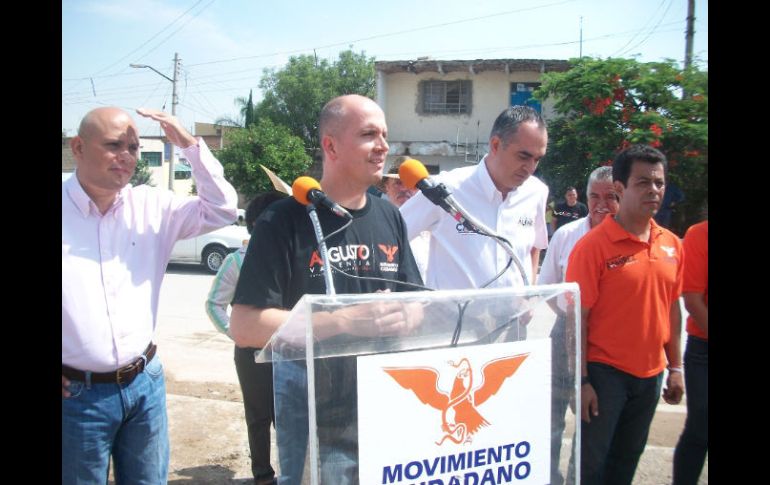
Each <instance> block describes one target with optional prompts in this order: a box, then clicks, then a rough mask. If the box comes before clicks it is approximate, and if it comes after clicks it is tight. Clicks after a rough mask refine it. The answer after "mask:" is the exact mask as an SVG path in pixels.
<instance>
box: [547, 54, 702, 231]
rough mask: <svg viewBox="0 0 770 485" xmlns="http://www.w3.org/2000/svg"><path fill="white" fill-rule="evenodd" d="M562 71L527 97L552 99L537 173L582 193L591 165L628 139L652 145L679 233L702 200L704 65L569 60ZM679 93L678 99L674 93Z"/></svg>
mask: <svg viewBox="0 0 770 485" xmlns="http://www.w3.org/2000/svg"><path fill="white" fill-rule="evenodd" d="M570 64H571V66H572V67H571V68H570V70H568V71H566V72H560V73H547V74H544V75H543V84H542V85H541V86H540V88H539V89H538V90H537V91H536V92H535V93H534V97H535V98H537V99H539V100H541V101H543V100H545V99H547V98H549V97H553V99H554V108H555V111H556V113H557V115H558V116H557V117H556V118H554V119H552V120H549V121H548V138H549V146H548V153H547V155H546V157H545V159H544V160H543V163H542V165H541V175H542V177H543V178H544V179H545V180H546V181H547V182H548V183H549V185H550V187H551V189H552V191H553V192H554V193H555V194H560V193H562V192H563V191H564V189H565V188H566V187H567V186H570V185H575V186H578V187H580V188H582V190H579V191H578V192H579V193H581V192H583V193H584V192H585V183H586V181H587V178H588V175H589V174H590V173H591V171H592V170H593V169H594V168H596V167H598V166H600V165H609V164H611V163H612V160H613V159H614V157H615V155H617V154H618V152H620V151H621V150H622V149H624V148H626V147H628V146H629V145H631V144H635V143H646V144H649V145H651V146H653V147H656V148H658V149H659V150H661V151H662V152H663V153H665V154H666V157H667V158H668V161H669V174H668V181H667V182H668V183H669V184H671V183H673V184H676V185H678V186H679V187H680V188H681V189H682V190H683V191H684V193H685V197H686V198H685V200H684V202H683V203H682V205H681V206H680V210H679V211H678V213H677V214H676V217H675V219H674V221H673V223H672V226H673V229H674V231H675V232H677V233H679V234H680V235H681V234H682V233H683V231H684V230H685V229H686V228H687V227H688V226H689V225H690V224H692V223H694V222H697V221H698V220H699V218H700V216H699V213H700V209H701V208H702V207H703V205H704V203H706V201H707V200H708V71H701V70H699V69H698V68H697V66H696V67H690V68H689V69H687V70H684V69H681V68H679V67H678V65H677V63H676V62H675V61H673V60H667V61H665V62H649V63H640V62H638V61H636V60H633V59H612V58H610V59H606V60H601V59H593V58H581V59H572V60H570ZM683 92H684V93H687V94H686V95H685V96H684V98H683V94H682V93H683Z"/></svg>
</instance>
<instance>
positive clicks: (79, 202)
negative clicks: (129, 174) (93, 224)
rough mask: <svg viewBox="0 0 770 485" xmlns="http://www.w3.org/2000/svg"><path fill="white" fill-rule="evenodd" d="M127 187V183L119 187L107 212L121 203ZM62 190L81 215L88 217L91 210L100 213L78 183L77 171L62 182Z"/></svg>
mask: <svg viewBox="0 0 770 485" xmlns="http://www.w3.org/2000/svg"><path fill="white" fill-rule="evenodd" d="M128 188H129V185H126V186H125V187H123V188H122V189H120V192H118V195H117V197H115V202H113V203H112V206H110V208H109V210H108V211H107V212H108V213H109V212H111V211H113V210H114V209H115V208H116V207H119V206H120V205H121V204H122V203H123V198H124V194H125V192H126V191H127V190H128ZM64 190H65V191H66V192H67V195H68V196H69V198H70V200H71V201H72V203H73V204H74V205H75V207H77V209H78V211H80V213H81V214H82V215H83V217H88V216H89V214H90V213H91V212H93V213H94V214H97V215H101V213H100V212H99V208H98V207H96V204H94V202H93V201H92V200H91V197H89V196H88V194H86V191H85V190H83V187H82V186H81V185H80V182H79V181H78V177H77V171H75V173H73V174H72V176H71V177H70V178H68V179H67V181H66V182H64Z"/></svg>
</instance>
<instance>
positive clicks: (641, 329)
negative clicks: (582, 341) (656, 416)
mask: <svg viewBox="0 0 770 485" xmlns="http://www.w3.org/2000/svg"><path fill="white" fill-rule="evenodd" d="M650 226H651V227H650V242H649V243H647V242H642V241H640V240H639V239H638V238H637V237H636V236H633V235H631V234H630V233H629V232H628V231H626V230H625V229H623V228H622V227H621V226H620V225H619V224H618V223H617V222H615V219H614V218H613V217H606V218H604V221H602V223H601V224H599V225H598V226H597V227H595V228H594V229H593V230H592V231H590V232H589V233H588V234H586V235H585V236H583V238H582V239H580V240H579V241H578V242H577V244H576V245H575V247H574V249H573V250H572V253H571V254H570V257H569V262H568V263H567V276H566V281H575V282H577V283H578V285H579V286H580V304H581V305H582V307H583V308H590V309H591V311H590V313H589V314H588V325H587V328H588V332H587V333H588V336H587V338H588V351H587V354H588V355H587V356H586V359H587V361H588V362H601V363H604V364H608V365H611V366H613V367H615V368H617V369H619V370H621V371H623V372H627V373H629V374H631V375H634V376H637V377H651V376H654V375H656V374H659V373H660V372H662V371H663V369H665V367H666V355H665V352H664V350H663V345H664V344H665V343H666V342H668V340H669V337H670V333H671V322H670V319H669V312H670V310H671V305H672V304H673V302H674V301H676V300H677V298H679V294H680V293H681V291H682V271H683V264H682V262H683V259H682V258H683V255H682V242H681V241H680V240H679V238H678V237H677V236H676V235H675V234H673V233H672V232H670V231H668V230H666V229H664V228H662V227H660V226H659V225H658V224H656V223H655V221H654V220H652V219H651V220H650Z"/></svg>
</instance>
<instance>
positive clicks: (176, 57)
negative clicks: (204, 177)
mask: <svg viewBox="0 0 770 485" xmlns="http://www.w3.org/2000/svg"><path fill="white" fill-rule="evenodd" d="M178 72H179V53H178V52H174V79H173V80H172V81H171V84H172V90H171V116H174V117H176V105H177V103H179V100H178V99H177V97H176V81H177V78H178V76H177V73H178ZM175 167H176V147H175V146H174V144H173V143H172V144H171V164H170V165H169V167H168V190H170V191H171V192H173V191H174V168H175Z"/></svg>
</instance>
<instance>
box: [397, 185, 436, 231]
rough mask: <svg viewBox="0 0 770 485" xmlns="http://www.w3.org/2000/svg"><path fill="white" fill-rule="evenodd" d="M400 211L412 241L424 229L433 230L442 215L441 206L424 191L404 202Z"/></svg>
mask: <svg viewBox="0 0 770 485" xmlns="http://www.w3.org/2000/svg"><path fill="white" fill-rule="evenodd" d="M400 211H401V217H403V218H404V222H405V223H406V230H407V234H408V238H409V240H410V241H411V240H412V239H414V238H416V237H419V235H420V233H421V232H423V231H430V230H433V229H434V228H435V227H436V225H437V224H438V221H439V220H440V219H439V217H440V216H441V208H440V207H438V206H437V205H435V204H433V202H431V201H429V200H428V198H427V197H425V196H424V195H422V192H420V193H418V194H415V195H414V196H413V197H411V198H410V199H409V200H407V201H406V202H404V204H403V205H402V206H401V208H400Z"/></svg>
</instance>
